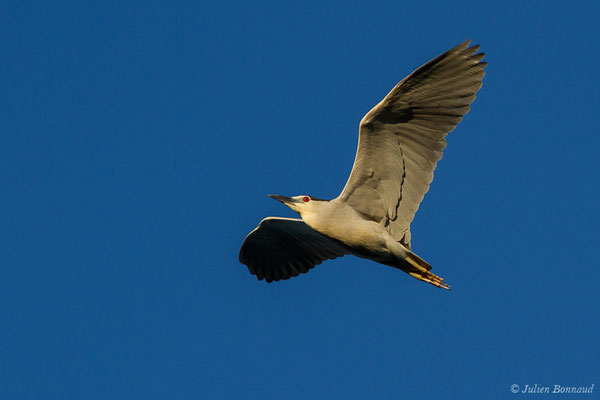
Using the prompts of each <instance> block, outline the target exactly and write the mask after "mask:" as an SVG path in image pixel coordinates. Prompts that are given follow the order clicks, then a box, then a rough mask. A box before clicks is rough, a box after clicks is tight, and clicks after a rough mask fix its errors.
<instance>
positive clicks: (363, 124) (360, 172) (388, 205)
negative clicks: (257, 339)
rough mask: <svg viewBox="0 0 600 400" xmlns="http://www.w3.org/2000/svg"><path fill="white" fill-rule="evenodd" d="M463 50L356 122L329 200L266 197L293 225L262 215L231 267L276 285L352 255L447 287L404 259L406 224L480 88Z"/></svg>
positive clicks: (474, 58)
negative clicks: (350, 159)
mask: <svg viewBox="0 0 600 400" xmlns="http://www.w3.org/2000/svg"><path fill="white" fill-rule="evenodd" d="M469 43H470V41H469V40H467V41H465V42H464V43H461V44H459V45H458V46H456V47H454V48H452V49H450V50H448V51H447V52H445V53H443V54H442V55H440V56H438V57H436V58H434V59H433V60H431V61H429V62H428V63H426V64H425V65H423V66H422V67H420V68H418V69H417V70H416V71H414V72H413V73H412V74H410V75H409V76H408V77H406V78H405V79H403V80H402V81H401V82H400V83H398V84H397V85H396V86H395V87H394V88H393V89H392V91H391V92H390V93H388V95H387V96H385V98H384V99H383V100H382V101H381V102H380V103H379V104H377V105H376V106H375V107H374V108H373V109H372V110H371V111H369V112H368V113H367V115H365V116H364V117H363V119H362V120H361V121H360V128H359V138H358V149H357V151H356V158H355V160H354V166H353V167H352V172H351V173H350V178H348V182H346V186H345V187H344V189H343V190H342V193H341V194H340V195H339V196H338V197H337V198H335V199H332V200H323V199H319V198H316V197H313V196H309V195H300V196H294V197H286V196H279V195H269V196H270V197H272V198H274V199H275V200H279V201H280V202H282V203H283V204H285V205H286V206H288V207H289V208H291V209H292V210H294V211H296V212H297V213H298V214H300V216H301V217H302V218H301V219H297V218H279V217H267V218H265V219H263V220H262V221H261V222H260V224H259V225H258V227H257V228H256V229H254V230H253V231H252V232H250V233H249V234H248V236H246V239H245V240H244V243H243V244H242V247H241V249H240V254H239V259H240V262H241V263H242V264H245V265H246V266H247V267H248V269H249V270H250V273H252V274H254V275H256V277H257V278H258V279H259V280H263V279H264V280H266V281H267V282H272V281H279V280H282V279H289V278H291V277H294V276H298V275H300V274H302V273H305V272H308V271H309V270H310V269H312V268H313V267H314V266H315V265H318V264H321V263H322V262H323V261H325V260H331V259H334V258H337V257H342V256H344V255H347V254H351V255H355V256H358V257H361V258H366V259H369V260H373V261H375V262H378V263H381V264H384V265H388V266H391V267H395V268H398V269H400V270H402V271H404V272H406V273H408V274H409V275H411V276H413V277H415V278H417V279H419V280H421V281H424V282H428V283H430V284H432V285H434V286H437V287H439V288H444V289H449V286H448V284H447V283H446V282H444V280H443V279H442V278H440V277H439V276H437V275H435V274H433V273H432V272H431V265H429V264H428V263H427V262H426V261H425V260H423V259H422V258H421V257H419V256H418V255H416V254H415V253H414V252H412V251H411V235H410V224H411V222H412V220H413V218H414V216H415V213H416V212H417V209H418V208H419V204H420V203H421V201H422V200H423V196H424V195H425V193H427V191H428V190H429V184H430V183H431V181H432V180H433V171H434V169H435V167H436V164H437V162H438V161H439V160H440V159H441V158H442V151H443V150H444V148H445V147H446V139H445V138H446V135H447V134H448V133H449V132H451V131H452V130H454V128H456V125H457V124H458V123H459V122H460V121H461V120H462V118H463V116H464V115H465V114H466V113H467V112H469V109H470V104H471V103H472V102H473V100H474V99H475V94H476V93H477V91H478V90H479V89H480V88H481V85H482V83H481V82H482V79H483V77H484V75H485V71H484V68H485V66H486V65H487V63H486V62H483V61H482V59H483V57H484V55H485V54H484V53H478V50H479V46H478V45H476V46H471V47H469Z"/></svg>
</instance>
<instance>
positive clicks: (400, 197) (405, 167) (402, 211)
mask: <svg viewBox="0 0 600 400" xmlns="http://www.w3.org/2000/svg"><path fill="white" fill-rule="evenodd" d="M469 43H470V41H469V40H467V41H466V42H464V43H461V44H459V45H458V46H456V47H454V48H453V49H451V50H448V51H447V52H445V53H444V54H442V55H440V56H439V57H437V58H434V59H433V60H431V61H429V62H428V63H427V64H425V65H423V66H422V67H420V68H419V69H417V70H416V71H415V72H413V73H412V74H410V75H409V76H408V77H406V78H405V79H404V80H402V82H400V83H398V84H397V85H396V86H395V87H394V88H393V89H392V91H391V92H390V93H389V94H388V95H387V96H386V97H385V98H384V99H383V100H382V101H381V102H380V103H379V104H377V105H376V106H375V107H374V108H373V109H372V110H371V111H369V113H367V115H365V116H364V118H363V119H362V121H361V122H360V131H359V140H358V150H357V152H356V159H355V160H354V166H353V167H352V172H351V173H350V178H349V179H348V182H347V183H346V186H345V187H344V190H343V191H342V193H341V194H340V196H339V197H340V198H341V199H342V200H344V201H347V202H348V203H349V204H350V205H351V206H352V207H354V208H355V209H356V210H357V211H358V212H360V213H361V214H362V215H363V216H364V217H366V218H369V219H372V220H374V221H377V222H379V223H381V224H382V225H383V226H385V227H386V228H387V230H388V231H389V232H390V234H391V235H392V236H393V237H394V238H396V239H397V240H399V241H401V242H403V243H404V244H406V245H407V246H409V248H410V223H411V222H412V220H413V218H414V216H415V213H416V212H417V209H418V208H419V204H420V203H421V201H422V200H423V196H424V195H425V193H427V191H428V190H429V184H430V183H431V181H432V180H433V171H434V169H435V167H436V164H437V162H438V161H439V160H440V159H441V158H442V150H443V149H444V148H445V147H446V140H445V137H446V134H447V133H448V132H451V131H452V130H454V128H456V125H457V124H458V123H459V122H460V121H461V120H462V117H463V116H464V115H465V114H466V113H467V112H468V111H469V109H470V104H471V103H472V102H473V100H474V99H475V94H476V93H477V91H478V90H479V89H480V88H481V85H482V84H481V81H482V79H483V76H484V75H485V71H484V68H485V66H486V64H487V63H485V62H482V61H481V60H482V59H483V57H484V54H483V53H478V54H476V53H477V50H479V46H472V47H468V46H469Z"/></svg>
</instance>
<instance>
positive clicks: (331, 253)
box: [240, 217, 349, 282]
mask: <svg viewBox="0 0 600 400" xmlns="http://www.w3.org/2000/svg"><path fill="white" fill-rule="evenodd" d="M344 254H349V252H348V251H347V250H346V249H345V248H344V246H343V245H340V244H338V243H337V242H334V241H333V240H332V239H329V238H328V237H327V236H324V235H322V234H320V233H319V232H317V231H315V230H314V229H312V228H311V227H309V226H308V225H306V223H305V222H304V221H302V220H301V219H296V218H277V217H267V218H265V219H263V220H262V221H261V222H260V224H259V225H258V227H257V228H256V229H254V230H253V231H252V232H250V233H249V234H248V236H246V239H245V240H244V243H243V244H242V248H241V249H240V262H241V263H242V264H245V265H247V266H248V269H249V270H250V273H252V274H254V275H256V277H257V278H258V279H259V280H263V279H265V280H266V281H267V282H271V281H279V280H281V279H289V278H291V277H293V276H298V275H300V274H303V273H306V272H308V271H309V270H310V269H311V268H313V267H314V266H315V265H318V264H321V263H322V262H323V261H325V260H332V259H334V258H337V257H341V256H343V255H344Z"/></svg>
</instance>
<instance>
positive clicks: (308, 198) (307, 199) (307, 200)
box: [302, 196, 310, 203]
mask: <svg viewBox="0 0 600 400" xmlns="http://www.w3.org/2000/svg"><path fill="white" fill-rule="evenodd" d="M302 200H303V201H304V202H305V203H308V202H309V200H310V197H308V196H304V198H303V199H302Z"/></svg>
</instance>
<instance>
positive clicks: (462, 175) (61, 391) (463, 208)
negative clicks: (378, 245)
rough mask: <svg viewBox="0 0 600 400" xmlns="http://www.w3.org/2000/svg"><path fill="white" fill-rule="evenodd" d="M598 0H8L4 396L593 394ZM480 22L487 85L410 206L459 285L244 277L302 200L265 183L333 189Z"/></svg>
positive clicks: (330, 276)
mask: <svg viewBox="0 0 600 400" xmlns="http://www.w3.org/2000/svg"><path fill="white" fill-rule="evenodd" d="M485 3H488V4H485ZM599 14H600V6H598V5H597V3H594V2H591V1H582V2H570V3H568V4H567V3H564V4H559V2H554V3H552V2H496V3H491V2H479V3H470V2H443V3H441V2H397V1H394V2H314V3H300V2H296V3H294V4H286V3H285V2H164V3H159V2H152V1H150V2H116V1H107V2H97V3H94V4H91V3H89V4H84V3H81V2H32V1H19V2H16V1H9V2H5V3H4V4H3V6H2V12H1V13H0V31H1V34H2V38H3V39H2V40H1V41H0V49H1V54H2V62H1V63H0V71H1V72H2V73H1V76H2V96H0V171H1V172H0V176H1V182H2V189H3V190H2V191H0V206H1V208H2V212H1V213H0V226H1V227H2V228H1V229H0V239H1V243H2V244H1V245H0V304H2V306H1V307H0V326H2V328H1V329H0V359H1V360H2V362H1V363H0V397H1V398H3V399H35V398H44V399H166V398H177V399H205V398H207V399H210V398H214V399H308V398H315V399H317V398H322V399H331V398H339V399H365V398H377V399H401V398H411V399H432V398H440V397H441V396H444V397H445V398H464V399H470V398H472V399H480V398H489V399H510V398H526V397H528V396H533V395H526V394H521V395H519V394H517V395H515V394H512V393H511V392H510V390H509V388H510V385H512V384H518V385H520V386H521V387H524V385H526V384H529V385H533V384H536V383H537V384H539V385H545V386H552V385H555V384H560V385H569V386H580V385H585V386H589V385H591V384H595V386H596V388H595V393H594V395H593V397H592V396H590V395H588V397H582V398H595V397H597V393H596V392H597V391H598V390H600V374H599V373H598V371H600V362H599V361H598V354H600V346H599V341H598V337H600V324H599V323H598V312H599V311H598V310H599V309H600V300H599V296H598V293H599V292H598V282H599V281H600V270H599V265H598V264H599V263H598V260H597V255H596V251H597V249H598V239H600V236H599V233H598V232H599V225H600V224H599V222H600V220H599V217H598V206H597V204H598V203H597V202H598V197H599V194H600V190H599V188H598V173H599V170H600V162H599V160H598V150H597V149H596V147H597V146H596V144H595V140H596V139H597V135H598V132H600V123H599V122H598V117H597V114H598V106H599V104H600V98H599V94H598V93H599V92H600V90H599V89H600V87H599V84H598V79H597V78H598V65H599V64H600V56H599V54H600V53H599V51H598V50H599V48H598V37H599V33H600V32H599V30H598V24H597V17H598V15H599ZM467 38H471V39H473V41H474V42H476V43H480V44H481V45H482V50H483V51H485V52H486V53H487V56H486V61H488V63H489V65H488V68H487V75H486V78H485V80H484V86H483V88H482V90H481V91H480V92H479V95H478V97H477V99H476V100H475V102H474V104H473V107H472V110H471V112H470V113H469V114H468V115H467V116H466V118H465V119H464V121H463V122H462V123H461V124H460V125H459V127H458V128H457V130H455V131H454V132H453V133H452V134H451V135H450V136H449V137H448V143H449V144H448V148H447V150H446V151H445V153H444V159H443V160H442V161H441V162H440V163H439V164H438V169H437V171H436V177H435V180H434V182H433V185H432V186H431V190H430V192H429V194H428V195H427V196H426V198H425V200H424V201H423V203H422V204H421V208H420V210H419V212H418V214H417V216H416V218H415V221H414V223H413V226H412V234H413V249H414V250H415V251H416V252H417V254H419V255H420V256H422V257H423V258H424V259H426V260H427V261H429V262H430V263H431V264H432V265H433V266H434V272H435V273H436V274H438V275H441V276H442V277H444V278H445V279H446V280H447V281H448V282H449V283H450V284H451V285H452V287H453V291H452V292H447V291H442V290H438V289H436V288H434V287H431V286H429V285H426V284H423V283H421V282H418V281H417V280H415V279H412V278H410V277H409V276H408V275H406V274H403V273H402V272H400V271H397V270H393V269H391V268H387V267H383V266H380V265H377V264H375V263H373V262H370V261H366V260H361V259H357V258H353V257H344V258H342V259H338V260H335V261H330V262H327V263H324V264H323V265H321V266H319V267H317V268H315V269H314V270H313V271H311V272H310V273H309V274H307V275H303V276H301V277H299V278H295V279H292V280H289V281H286V282H280V283H277V284H271V285H267V284H265V283H264V282H259V281H257V280H256V279H255V278H254V277H253V276H251V275H250V274H249V273H248V271H247V269H246V267H245V266H243V265H240V264H239V262H238V259H237V257H238V250H239V246H240V245H241V243H242V241H243V239H244V237H245V235H246V234H247V233H248V232H249V231H250V230H252V229H253V228H254V227H255V226H256V224H257V223H258V222H259V221H260V220H261V219H262V218H264V217H265V216H269V215H275V216H290V217H291V216H294V214H293V212H292V211H291V210H289V209H287V208H286V207H284V206H283V205H281V204H279V203H277V202H275V201H273V200H272V199H269V198H267V197H266V196H265V195H266V194H269V193H277V194H284V195H297V194H311V195H314V196H317V197H322V198H333V197H335V196H337V195H338V194H339V192H340V190H341V189H342V187H343V185H344V183H345V181H346V179H347V177H348V174H349V171H350V168H351V166H352V162H353V158H354V154H355V148H356V142H357V134H358V122H359V121H360V119H361V118H362V116H363V115H364V114H365V113H366V112H367V111H368V110H369V109H370V108H371V107H372V106H373V105H375V104H376V103H377V102H379V101H380V100H381V99H382V98H383V96H384V95H385V94H386V93H387V92H388V91H389V90H390V89H391V88H392V87H393V86H394V85H395V84H396V83H397V82H398V81H399V80H401V79H402V78H404V77H405V76H406V75H407V74H408V73H410V72H411V71H412V70H414V69H415V68H417V67H418V66H420V65H421V64H423V63H424V62H426V61H428V60H429V59H431V58H433V57H435V56H437V55H438V54H440V53H442V52H443V51H445V50H447V49H449V48H451V47H452V46H454V45H456V44H458V43H460V42H462V41H463V40H465V39H467ZM537 396H539V397H548V396H551V395H537ZM536 398H537V397H536Z"/></svg>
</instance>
